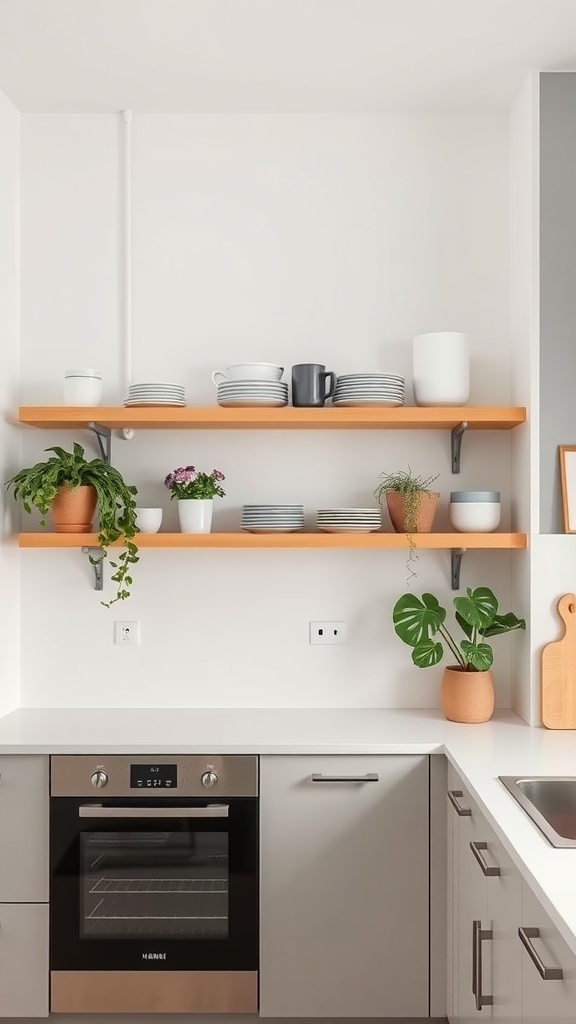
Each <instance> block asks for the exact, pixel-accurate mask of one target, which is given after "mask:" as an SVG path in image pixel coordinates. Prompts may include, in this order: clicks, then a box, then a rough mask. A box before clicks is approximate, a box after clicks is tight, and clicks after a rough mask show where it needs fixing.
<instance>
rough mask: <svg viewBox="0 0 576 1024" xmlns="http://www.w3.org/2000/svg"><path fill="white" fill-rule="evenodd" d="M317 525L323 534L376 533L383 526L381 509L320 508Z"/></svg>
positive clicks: (317, 514)
mask: <svg viewBox="0 0 576 1024" xmlns="http://www.w3.org/2000/svg"><path fill="white" fill-rule="evenodd" d="M316 523H317V526H318V529H319V530H322V531H323V533H374V532H375V531H376V530H379V529H380V527H381V525H382V512H381V509H379V508H319V509H318V512H317V513H316Z"/></svg>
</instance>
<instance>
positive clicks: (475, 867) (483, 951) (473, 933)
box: [453, 787, 492, 1024]
mask: <svg viewBox="0 0 576 1024" xmlns="http://www.w3.org/2000/svg"><path fill="white" fill-rule="evenodd" d="M461 788H462V791H463V797H462V798H460V802H461V804H463V805H465V806H467V807H469V808H470V809H471V811H472V814H471V815H469V816H467V817H461V818H459V819H458V826H457V828H458V916H457V933H458V981H457V990H458V997H457V1004H456V1014H455V1016H453V1019H454V1020H455V1021H458V1022H460V1024H471V1022H472V1021H479V1020H489V1019H490V1018H491V1016H492V1008H491V1006H490V1005H484V1006H482V1007H481V1008H480V1009H479V1008H478V1005H477V1002H478V1000H479V999H480V996H481V995H484V996H490V995H491V992H492V978H491V974H492V972H491V950H490V945H491V943H490V940H489V939H488V934H489V932H490V927H489V919H488V888H487V878H486V876H485V875H484V874H483V872H482V871H481V869H480V866H479V864H478V862H477V860H476V858H475V857H474V855H473V853H472V850H471V848H470V843H471V842H476V843H478V842H480V843H481V842H482V837H483V828H482V826H483V823H484V818H483V816H482V815H481V814H480V813H479V811H478V809H477V807H476V805H475V804H474V802H473V801H472V800H471V798H470V796H469V794H467V793H466V790H465V789H464V788H463V787H461Z"/></svg>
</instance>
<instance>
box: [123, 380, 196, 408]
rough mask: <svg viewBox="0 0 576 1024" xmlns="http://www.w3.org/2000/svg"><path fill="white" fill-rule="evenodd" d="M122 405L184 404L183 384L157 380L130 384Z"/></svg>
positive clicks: (184, 390)
mask: <svg viewBox="0 0 576 1024" xmlns="http://www.w3.org/2000/svg"><path fill="white" fill-rule="evenodd" d="M124 405H128V406H139V405H178V406H181V405H186V389H185V387H184V385H183V384H166V383H164V382H161V383H159V382H158V381H151V382H150V383H145V384H131V385H130V387H129V388H128V398H126V399H125V401H124Z"/></svg>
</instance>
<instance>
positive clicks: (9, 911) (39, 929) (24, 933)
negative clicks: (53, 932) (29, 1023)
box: [0, 903, 49, 1017]
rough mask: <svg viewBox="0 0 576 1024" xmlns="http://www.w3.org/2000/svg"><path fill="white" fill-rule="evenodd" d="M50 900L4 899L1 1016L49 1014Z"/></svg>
mask: <svg viewBox="0 0 576 1024" xmlns="http://www.w3.org/2000/svg"><path fill="white" fill-rule="evenodd" d="M48 977H49V966H48V904H47V903H20V904H17V903H0V1017H47V1016H48V1012H49V998H48Z"/></svg>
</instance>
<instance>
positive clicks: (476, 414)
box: [19, 405, 526, 430]
mask: <svg viewBox="0 0 576 1024" xmlns="http://www.w3.org/2000/svg"><path fill="white" fill-rule="evenodd" d="M525 420H526V409H524V408H522V407H516V406H494V407H489V406H487V407H478V406H459V407H456V406H454V407H446V408H440V407H438V408H420V407H415V406H406V405H404V406H402V407H400V408H397V409H390V408H383V407H380V408H373V409H366V408H362V409H350V408H344V409H342V408H340V409H336V408H334V407H333V406H327V407H325V408H323V409H301V408H294V407H293V406H285V407H284V408H281V409H267V408H262V407H260V408H255V407H248V408H247V407H244V408H241V409H225V408H222V407H221V406H218V405H213V406H204V407H194V406H186V407H185V408H161V409H160V408H152V407H148V408H137V409H127V408H125V407H124V406H120V407H118V408H112V407H105V406H95V407H92V408H88V407H81V408H76V407H73V406H26V405H25V406H21V408H20V410H19V422H20V423H24V424H27V425H29V426H32V427H42V428H44V429H48V428H52V429H54V430H70V429H82V428H84V429H86V428H88V427H89V426H90V425H91V424H93V423H98V424H99V425H100V426H102V427H107V428H109V429H112V430H122V429H124V428H131V427H132V428H134V429H140V430H190V429H196V430H298V429H299V430H330V429H332V430H406V429H412V430H446V429H448V430H452V429H453V428H454V427H458V426H459V425H460V424H461V423H467V425H468V428H469V429H471V430H511V429H512V428H513V427H517V426H519V424H521V423H524V422H525Z"/></svg>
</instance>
